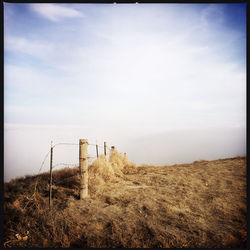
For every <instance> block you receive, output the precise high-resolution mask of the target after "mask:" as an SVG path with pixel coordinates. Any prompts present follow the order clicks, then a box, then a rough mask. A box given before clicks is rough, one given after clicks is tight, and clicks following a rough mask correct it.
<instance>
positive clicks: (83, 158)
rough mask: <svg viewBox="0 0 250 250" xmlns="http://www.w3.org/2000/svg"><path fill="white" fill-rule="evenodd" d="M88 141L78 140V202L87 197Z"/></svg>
mask: <svg viewBox="0 0 250 250" xmlns="http://www.w3.org/2000/svg"><path fill="white" fill-rule="evenodd" d="M87 157H88V140H87V139H80V140H79V167H80V200H82V199H83V198H86V197H88V158H87Z"/></svg>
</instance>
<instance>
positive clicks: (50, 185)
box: [49, 141, 53, 208]
mask: <svg viewBox="0 0 250 250" xmlns="http://www.w3.org/2000/svg"><path fill="white" fill-rule="evenodd" d="M52 166H53V145H52V141H51V149H50V183H49V208H51V207H52Z"/></svg>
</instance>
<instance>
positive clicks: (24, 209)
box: [4, 151, 247, 248]
mask: <svg viewBox="0 0 250 250" xmlns="http://www.w3.org/2000/svg"><path fill="white" fill-rule="evenodd" d="M78 170H79V169H78V168H65V169H62V170H57V171H54V172H53V207H52V209H51V210H49V209H48V195H49V189H48V184H49V173H44V174H40V175H38V176H26V177H25V178H18V179H14V180H11V181H10V182H9V183H5V184H4V246H5V247H104V248H106V247H136V248H137V247H150V248H154V247H165V248H168V247H170V248H175V247H188V248H192V247H203V248H206V247H211V248H212V247H246V184H247V181H246V158H245V157H236V158H230V159H219V160H216V161H205V160H201V161H195V162H193V163H192V164H179V165H172V166H161V167H156V166H141V167H136V166H135V165H134V164H133V163H131V162H129V161H128V159H127V157H126V156H124V155H122V154H120V153H118V152H117V151H114V152H113V154H112V155H111V156H110V159H106V158H105V156H101V157H100V158H99V159H98V160H96V161H95V162H93V164H91V165H90V166H89V193H90V198H87V199H85V200H82V201H81V200H79V190H78V188H79V176H78ZM35 183H37V186H36V189H35V192H34V187H35Z"/></svg>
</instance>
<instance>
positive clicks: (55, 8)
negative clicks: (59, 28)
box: [31, 4, 83, 22]
mask: <svg viewBox="0 0 250 250" xmlns="http://www.w3.org/2000/svg"><path fill="white" fill-rule="evenodd" d="M31 9H32V10H33V11H35V12H36V13H38V14H39V15H40V16H41V17H44V18H46V19H49V20H50V21H53V22H58V21H60V20H62V19H64V18H75V17H82V16H83V14H82V13H81V12H80V11H78V10H76V9H74V8H71V7H68V6H67V7H66V6H61V5H58V4H31Z"/></svg>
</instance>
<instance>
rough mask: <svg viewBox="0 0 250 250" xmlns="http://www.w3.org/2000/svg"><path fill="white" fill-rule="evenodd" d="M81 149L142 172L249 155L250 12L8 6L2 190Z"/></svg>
mask: <svg viewBox="0 0 250 250" xmlns="http://www.w3.org/2000/svg"><path fill="white" fill-rule="evenodd" d="M80 138H81V139H85V138H86V139H88V140H89V143H96V141H97V143H98V144H100V145H103V142H104V141H106V142H107V144H108V145H109V146H111V145H115V146H116V148H117V149H118V151H121V152H126V153H127V155H128V158H129V160H131V161H133V162H135V163H136V164H137V165H140V164H155V165H167V164H174V163H184V162H185V163H188V162H192V161H195V160H198V159H201V158H203V159H208V160H213V159H218V158H223V157H224V158H225V157H233V156H236V155H245V154H246V4H245V3H243V4H25V3H4V180H5V181H8V180H10V179H11V178H14V177H17V176H23V175H26V174H36V173H37V172H38V170H39V167H40V165H41V163H42V161H43V159H44V156H45V155H46V153H47V151H49V149H50V144H51V141H53V143H54V144H55V143H61V142H69V143H76V144H77V143H79V139H80ZM89 147H90V146H89ZM56 150H57V151H56ZM78 150H79V149H78V146H77V145H76V146H74V145H72V146H63V145H61V147H60V146H59V145H58V147H57V148H55V154H56V157H55V164H57V163H60V162H66V163H67V162H73V163H76V164H77V162H78V153H79V151H78ZM89 152H90V154H94V153H95V152H94V150H93V148H92V149H91V147H90V149H89ZM48 169H49V162H48V159H47V161H46V163H45V164H44V168H43V170H42V171H48Z"/></svg>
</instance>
